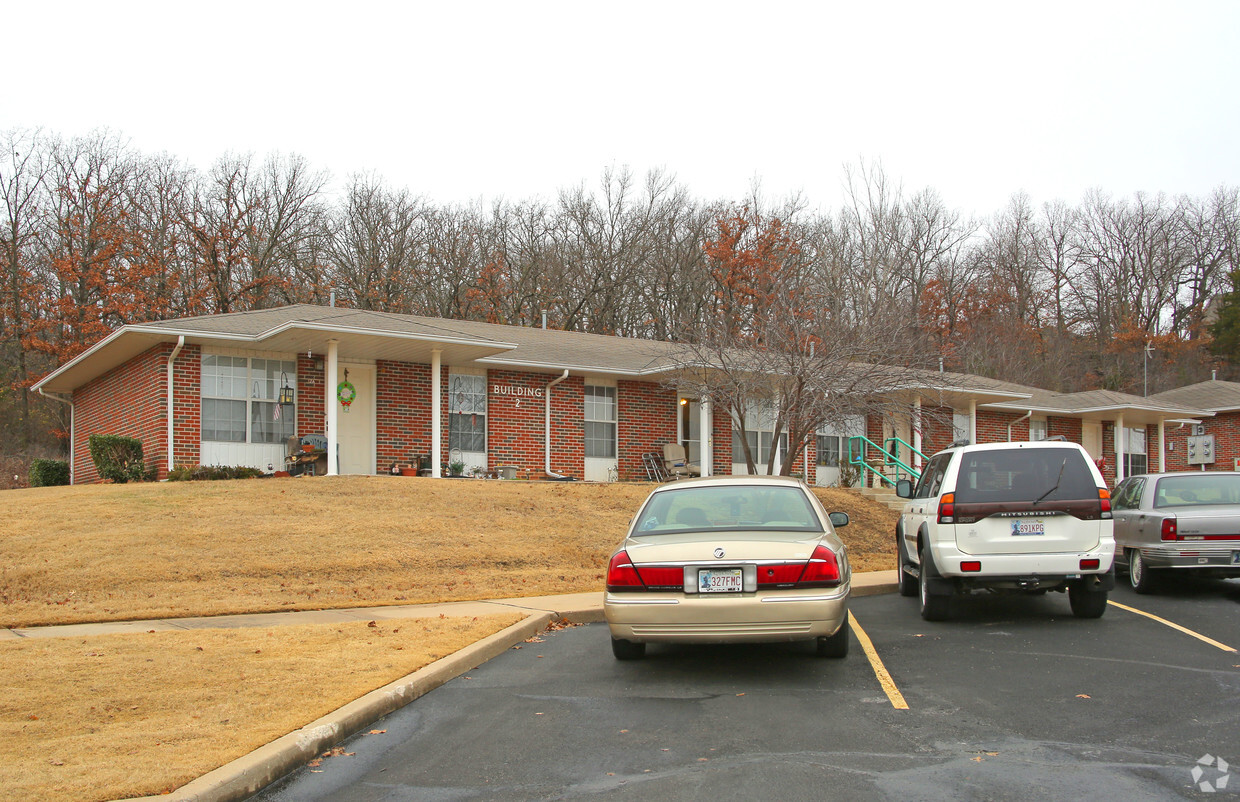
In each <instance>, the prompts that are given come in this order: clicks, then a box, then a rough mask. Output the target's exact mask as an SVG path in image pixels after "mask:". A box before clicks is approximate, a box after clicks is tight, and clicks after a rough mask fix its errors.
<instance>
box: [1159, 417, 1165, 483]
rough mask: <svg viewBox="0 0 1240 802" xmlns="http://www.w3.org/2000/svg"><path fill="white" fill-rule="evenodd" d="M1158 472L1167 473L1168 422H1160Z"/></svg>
mask: <svg viewBox="0 0 1240 802" xmlns="http://www.w3.org/2000/svg"><path fill="white" fill-rule="evenodd" d="M1158 472H1159V473H1166V472H1167V422H1166V421H1165V420H1163V419H1161V418H1159V420H1158Z"/></svg>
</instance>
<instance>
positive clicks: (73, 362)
mask: <svg viewBox="0 0 1240 802" xmlns="http://www.w3.org/2000/svg"><path fill="white" fill-rule="evenodd" d="M134 330H135V328H134V327H131V326H121V327H120V328H119V329H117V330H116V331H114V332H112V333H111V334H109V335H108V336H107V337H104V338H103V339H102V340H100V341H99V342H97V343H95V344H94V345H92V346H91V347H90V348H87V349H86V350H85V351H83V352H82V353H80V354H78V355H77V356H75V357H73V359H70V360H69V361H68V362H66V363H65V364H63V365H61V366H60V367H58V368H56V369H55V370H53V371H52V372H51V373H49V374H47V375H46V376H44V377H43V378H42V379H39V380H38V381H37V382H35V383H34V384H33V385H31V387H30V389H31V390H34V391H36V392H40V393H41V392H43V389H42V388H43V385H45V384H47V383H48V382H50V381H51V380H52V379H54V378H56V377H57V376H59V375H60V374H62V373H64V372H65V371H67V370H69V369H71V368H73V367H75V366H77V365H78V364H79V363H81V362H85V361H86V360H87V359H89V358H90V357H92V356H94V354H95V352H96V351H99V350H101V349H102V348H104V347H105V346H107V345H109V344H110V343H111V342H112V341H113V340H116V339H118V338H120V337H121V336H122V335H124V334H125V333H126V332H129V331H134ZM139 333H145V334H153V333H155V332H150V331H147V332H139ZM160 333H161V334H162V332H160ZM173 336H175V335H173Z"/></svg>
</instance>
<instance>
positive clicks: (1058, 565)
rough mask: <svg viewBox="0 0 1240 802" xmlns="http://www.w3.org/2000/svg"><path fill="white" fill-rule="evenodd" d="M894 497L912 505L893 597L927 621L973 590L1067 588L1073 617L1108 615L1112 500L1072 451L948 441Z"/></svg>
mask: <svg viewBox="0 0 1240 802" xmlns="http://www.w3.org/2000/svg"><path fill="white" fill-rule="evenodd" d="M896 494H897V495H899V496H900V497H902V498H907V499H909V502H908V503H907V504H906V505H905V506H904V512H903V514H901V516H900V522H899V523H898V524H896V549H897V550H898V554H899V561H900V594H901V595H902V596H918V597H919V598H920V600H921V616H922V618H924V619H926V620H927V621H938V620H942V619H944V618H947V616H948V613H949V606H950V602H951V597H952V596H955V595H965V594H969V593H972V592H973V591H975V590H987V591H993V592H1000V593H1037V594H1042V593H1046V592H1047V591H1049V590H1054V591H1060V592H1062V591H1065V590H1066V591H1067V592H1068V599H1069V601H1070V602H1071V605H1072V612H1073V614H1074V615H1076V616H1077V617H1078V618H1098V617H1099V616H1101V615H1102V614H1103V612H1104V611H1105V610H1106V606H1107V592H1108V591H1109V590H1111V589H1112V588H1114V587H1115V573H1114V571H1113V570H1112V560H1113V558H1114V556H1115V539H1114V536H1113V532H1112V529H1113V522H1112V520H1111V494H1110V492H1109V491H1108V490H1107V487H1106V483H1105V482H1104V481H1103V479H1102V475H1101V474H1100V473H1099V472H1098V469H1097V468H1096V467H1095V466H1094V463H1093V461H1092V460H1090V458H1089V454H1088V453H1087V452H1086V451H1085V449H1084V448H1082V447H1081V446H1079V445H1077V444H1076V443H1069V442H1066V441H1047V440H1043V441H1038V442H1030V443H990V444H987V445H969V444H967V443H966V444H958V443H953V444H952V445H951V446H950V447H949V448H947V449H945V450H943V451H940V452H939V453H937V454H935V455H934V456H933V457H931V458H930V460H929V462H927V463H926V466H925V469H924V471H923V472H922V475H921V479H920V480H919V481H918V482H917V485H916V487H914V486H913V483H912V482H910V481H909V480H907V479H902V480H900V481H899V482H897V483H896Z"/></svg>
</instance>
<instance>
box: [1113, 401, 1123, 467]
mask: <svg viewBox="0 0 1240 802" xmlns="http://www.w3.org/2000/svg"><path fill="white" fill-rule="evenodd" d="M1123 480H1124V413H1122V412H1121V413H1120V414H1119V417H1117V418H1116V419H1115V484H1119V483H1120V482H1122V481H1123Z"/></svg>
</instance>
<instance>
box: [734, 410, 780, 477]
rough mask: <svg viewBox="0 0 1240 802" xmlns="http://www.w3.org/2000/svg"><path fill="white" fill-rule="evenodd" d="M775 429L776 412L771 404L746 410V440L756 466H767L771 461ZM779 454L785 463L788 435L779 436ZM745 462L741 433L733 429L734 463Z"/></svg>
mask: <svg viewBox="0 0 1240 802" xmlns="http://www.w3.org/2000/svg"><path fill="white" fill-rule="evenodd" d="M774 428H775V410H774V408H773V407H772V406H771V405H770V404H752V405H750V406H749V407H748V408H747V409H746V410H745V440H746V441H747V442H748V443H749V449H750V451H751V453H752V454H753V459H754V466H755V467H757V466H766V465H768V464H769V463H770V461H771V444H772V442H773V438H772V437H771V430H772V429H774ZM779 453H780V455H781V457H782V458H783V460H784V461H787V460H788V459H789V457H788V433H787V432H780V434H779ZM744 461H745V447H744V446H743V445H742V443H741V433H740V432H738V431H737V430H736V427H735V426H733V427H732V462H733V463H736V464H740V463H743V462H744Z"/></svg>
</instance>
